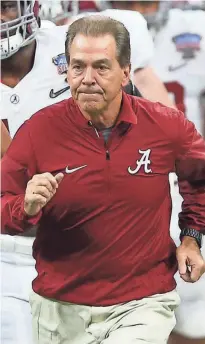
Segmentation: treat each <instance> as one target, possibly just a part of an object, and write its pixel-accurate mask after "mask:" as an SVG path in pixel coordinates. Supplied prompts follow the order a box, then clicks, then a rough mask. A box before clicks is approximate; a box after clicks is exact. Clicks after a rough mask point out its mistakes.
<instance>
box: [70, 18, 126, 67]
mask: <svg viewBox="0 0 205 344" xmlns="http://www.w3.org/2000/svg"><path fill="white" fill-rule="evenodd" d="M78 34H81V35H84V36H91V37H100V36H104V35H107V34H109V35H112V36H113V38H114V39H115V42H116V50H117V56H116V58H117V60H118V62H119V65H120V67H121V68H122V67H126V66H129V65H130V55H131V48H130V35H129V32H128V30H127V29H126V28H125V26H124V25H123V24H122V23H121V22H120V21H118V20H114V19H112V18H109V17H106V16H102V15H90V16H86V17H83V18H80V19H78V20H76V21H74V22H73V23H72V24H71V25H70V26H69V29H68V32H67V35H66V41H65V56H66V60H67V63H68V65H69V64H70V53H69V51H70V47H71V44H72V42H73V40H74V38H75V36H76V35H78Z"/></svg>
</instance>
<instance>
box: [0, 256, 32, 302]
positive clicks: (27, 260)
mask: <svg viewBox="0 0 205 344" xmlns="http://www.w3.org/2000/svg"><path fill="white" fill-rule="evenodd" d="M36 275H37V273H36V270H35V260H34V259H33V257H32V256H30V255H24V254H20V253H9V252H8V253H7V252H6V253H5V252H1V295H2V296H3V297H4V296H5V297H7V296H8V297H14V298H19V299H22V300H26V301H27V302H29V294H30V291H31V284H32V281H33V279H34V278H35V277H36Z"/></svg>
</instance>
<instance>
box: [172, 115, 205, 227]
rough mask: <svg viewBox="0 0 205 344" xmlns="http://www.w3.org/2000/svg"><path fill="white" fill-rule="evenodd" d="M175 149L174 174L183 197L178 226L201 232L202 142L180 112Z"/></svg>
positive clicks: (204, 213) (204, 222) (204, 214)
mask: <svg viewBox="0 0 205 344" xmlns="http://www.w3.org/2000/svg"><path fill="white" fill-rule="evenodd" d="M176 151H177V157H176V174H177V176H178V182H179V191H180V194H181V196H182V197H183V202H182V212H181V213H180V214H179V227H180V228H181V229H183V228H193V229H196V230H199V231H201V232H202V233H203V234H205V141H204V139H203V138H202V137H201V135H200V134H199V133H198V132H197V130H196V128H195V126H194V124H193V123H192V122H190V121H188V120H187V119H186V118H185V116H184V115H183V113H180V112H179V116H178V142H177V147H176Z"/></svg>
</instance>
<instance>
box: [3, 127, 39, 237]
mask: <svg viewBox="0 0 205 344" xmlns="http://www.w3.org/2000/svg"><path fill="white" fill-rule="evenodd" d="M34 174H36V162H35V156H34V152H33V150H32V144H31V140H30V135H29V130H28V125H27V123H25V124H23V126H22V127H21V128H20V129H19V130H18V132H17V134H16V135H15V137H14V139H13V140H12V143H11V145H10V147H9V149H8V150H7V152H6V154H5V155H4V157H3V159H2V160H1V178H2V185H1V232H2V233H4V234H10V235H15V234H21V233H23V232H24V231H26V230H29V229H30V228H31V227H32V226H33V225H36V224H38V222H39V220H40V218H41V215H42V214H41V212H40V213H39V214H37V215H36V216H34V217H29V216H27V215H26V213H25V212H24V196H25V190H26V186H27V183H28V181H29V180H30V179H31V178H32V176H33V175H34Z"/></svg>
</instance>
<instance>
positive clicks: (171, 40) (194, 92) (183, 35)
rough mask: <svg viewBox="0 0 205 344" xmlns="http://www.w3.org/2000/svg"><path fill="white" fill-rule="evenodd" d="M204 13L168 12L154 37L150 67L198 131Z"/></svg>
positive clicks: (204, 70) (204, 73) (204, 79)
mask: <svg viewBox="0 0 205 344" xmlns="http://www.w3.org/2000/svg"><path fill="white" fill-rule="evenodd" d="M204 23H205V12H204V11H201V10H196V11H191V10H186V11H183V10H180V9H172V10H170V13H169V18H168V21H167V23H166V24H165V26H164V27H162V29H161V30H160V32H158V33H157V34H156V37H155V54H154V59H153V67H154V68H155V70H156V71H157V73H158V75H159V77H160V78H161V79H162V80H163V82H165V85H166V87H167V89H168V90H169V91H170V92H171V93H173V94H174V96H175V99H176V100H177V103H179V102H180V103H182V102H183V103H184V105H185V109H186V115H187V117H188V119H190V120H191V121H192V122H194V123H195V125H196V128H197V129H198V130H199V131H200V132H201V131H202V120H201V114H200V107H199V94H200V92H201V91H202V90H203V89H204V88H205V25H204Z"/></svg>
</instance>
